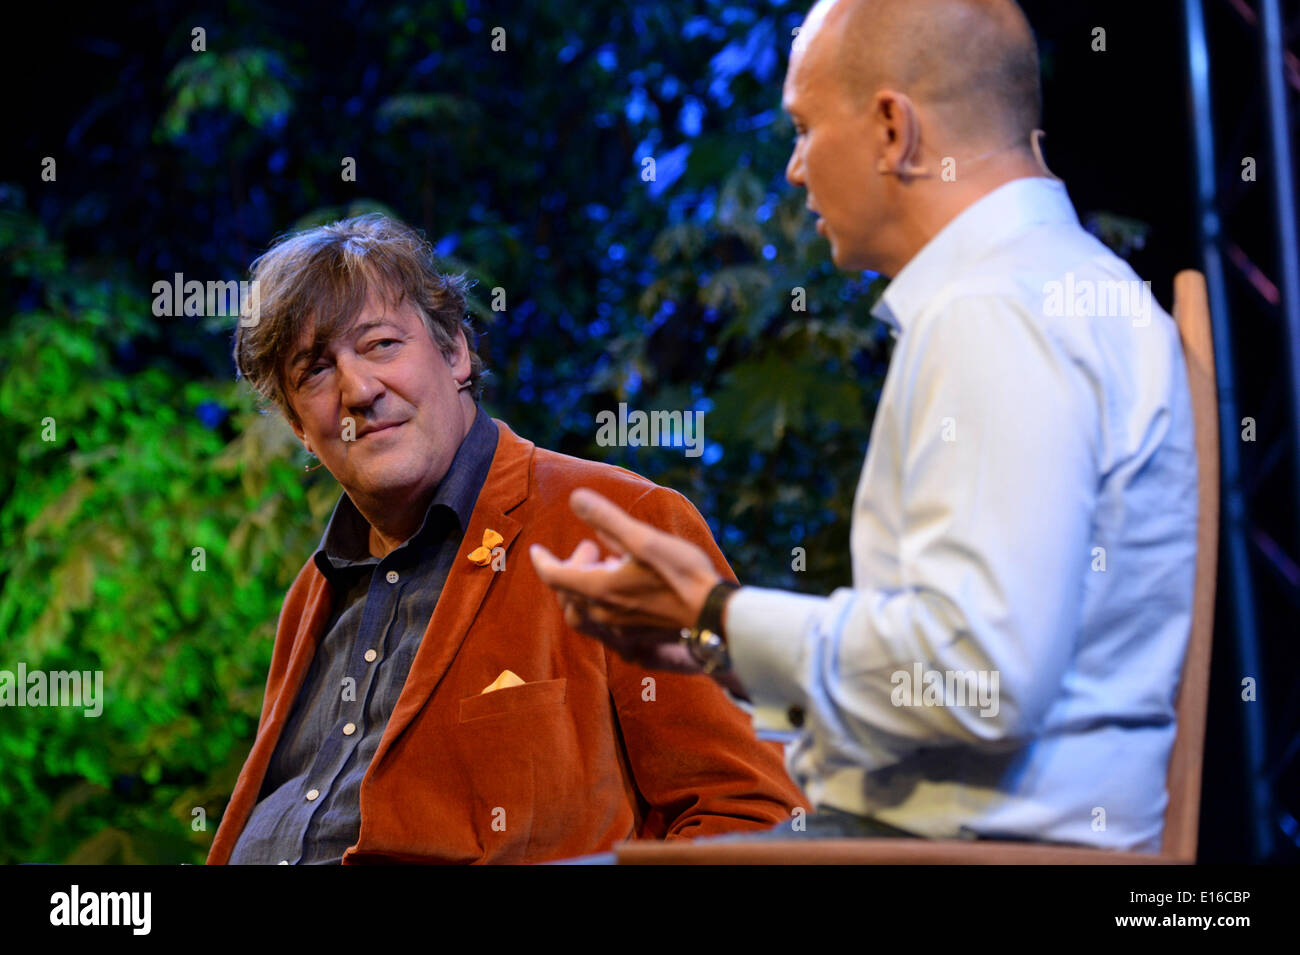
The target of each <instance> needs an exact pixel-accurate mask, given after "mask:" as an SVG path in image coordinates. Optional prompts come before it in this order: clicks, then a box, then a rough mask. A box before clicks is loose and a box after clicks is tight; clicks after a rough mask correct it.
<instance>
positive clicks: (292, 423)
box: [285, 414, 315, 454]
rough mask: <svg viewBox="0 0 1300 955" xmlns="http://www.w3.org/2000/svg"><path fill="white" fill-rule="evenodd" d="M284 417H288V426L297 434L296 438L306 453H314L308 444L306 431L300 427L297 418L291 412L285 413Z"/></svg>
mask: <svg viewBox="0 0 1300 955" xmlns="http://www.w3.org/2000/svg"><path fill="white" fill-rule="evenodd" d="M285 417H286V418H287V419H288V421H289V427H290V428H292V429H293V433H294V434H296V435H297V436H298V440H299V441H301V442H302V446H303V447H304V448H306V449H307V453H308V454H313V453H315V452H313V451H312V449H311V445H310V444H308V442H307V432H306V431H304V430H303V429H302V425H301V424H300V423H299V422H298V419H297V418H296V417H294V415H292V414H288V415H285Z"/></svg>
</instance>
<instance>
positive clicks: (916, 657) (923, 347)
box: [726, 297, 1114, 769]
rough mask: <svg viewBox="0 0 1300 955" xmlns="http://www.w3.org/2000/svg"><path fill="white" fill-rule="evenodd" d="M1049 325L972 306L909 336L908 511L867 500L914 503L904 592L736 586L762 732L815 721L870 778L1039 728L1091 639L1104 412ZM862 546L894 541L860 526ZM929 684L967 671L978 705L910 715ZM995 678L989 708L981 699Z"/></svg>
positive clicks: (882, 416)
mask: <svg viewBox="0 0 1300 955" xmlns="http://www.w3.org/2000/svg"><path fill="white" fill-rule="evenodd" d="M1042 322H1043V320H1042V318H1041V316H1034V315H1031V314H1028V312H1027V311H1025V310H1022V309H1019V308H1017V307H1016V306H1015V305H1014V304H1013V303H1011V302H1008V301H1005V300H1000V299H994V298H990V297H968V298H963V299H959V300H957V301H954V302H950V303H948V304H947V305H946V306H945V307H944V308H943V309H942V310H940V311H937V312H935V313H932V314H931V315H929V316H921V317H920V318H919V319H918V321H917V322H916V324H915V326H914V327H912V328H910V329H908V331H907V332H906V333H905V334H906V335H909V336H914V338H913V340H912V341H911V342H909V343H907V347H902V346H903V345H904V343H903V342H900V343H899V344H900V347H899V349H898V350H897V351H896V354H895V356H894V360H895V361H896V362H898V363H899V364H898V367H896V368H894V369H891V374H896V375H897V377H898V380H897V381H896V382H895V383H894V384H895V385H896V388H895V390H894V394H893V400H892V401H890V402H888V403H886V402H885V401H883V400H882V403H881V406H880V409H879V411H878V417H877V421H876V424H875V430H874V431H873V434H874V435H880V434H882V433H883V434H888V435H889V437H890V441H889V442H888V445H889V446H891V447H894V446H896V447H897V448H898V449H899V455H898V460H896V461H887V462H883V463H884V464H885V466H886V467H887V468H889V469H891V470H893V469H896V471H894V473H895V474H896V480H897V488H898V490H897V500H895V499H894V497H893V494H892V493H891V494H889V495H887V496H886V497H884V498H880V497H878V495H877V494H876V490H877V489H873V488H871V487H866V488H864V492H865V499H864V500H865V501H866V506H869V507H882V506H885V507H890V508H897V509H898V511H899V513H898V514H897V515H890V517H891V520H897V522H898V526H899V528H900V537H899V541H898V545H897V555H896V556H897V559H898V574H897V581H896V584H897V585H896V586H888V587H886V586H880V585H879V584H878V583H877V584H875V585H873V581H871V580H869V579H855V587H853V588H841V589H839V590H836V591H835V592H834V593H833V594H831V595H830V596H829V597H811V596H803V595H798V594H792V593H785V592H781V591H775V590H767V589H760V588H751V587H745V588H743V589H741V590H740V591H738V592H737V593H736V594H734V595H733V596H732V598H731V600H730V602H729V603H728V606H727V611H726V633H727V642H728V645H729V649H730V653H731V657H732V661H733V665H734V667H735V670H736V673H737V675H738V676H739V677H740V679H741V681H742V682H743V683H744V685H745V688H746V690H747V691H748V692H749V694H750V696H751V698H752V699H753V701H754V704H755V720H756V724H757V725H760V726H765V727H771V728H789V727H791V726H793V725H795V723H794V722H792V720H791V718H790V717H791V714H792V711H795V710H797V711H801V716H802V723H803V726H804V728H805V729H806V730H812V731H813V733H814V736H815V737H816V739H817V740H818V745H819V746H820V747H822V748H823V749H824V750H828V751H830V752H829V753H828V754H827V755H828V756H829V757H830V758H831V760H832V761H834V760H836V759H838V760H841V761H842V762H843V763H844V764H851V765H857V766H861V767H864V768H867V769H878V768H881V767H884V766H888V765H890V764H892V763H895V762H898V761H899V760H900V759H902V758H904V757H905V756H906V755H907V754H908V753H910V752H912V751H914V750H916V749H918V748H921V747H926V746H936V745H945V744H963V745H967V746H975V747H981V746H985V747H998V746H1002V745H1005V744H1006V743H1007V742H1008V741H1013V740H1017V739H1023V738H1025V737H1031V736H1033V735H1034V734H1035V732H1036V728H1037V727H1038V726H1040V725H1041V722H1042V720H1043V718H1044V715H1045V714H1046V711H1047V708H1048V707H1049V706H1050V704H1051V702H1052V700H1053V698H1054V697H1055V696H1056V694H1057V691H1058V687H1059V685H1060V682H1061V680H1062V678H1063V674H1064V672H1065V669H1066V666H1067V664H1068V662H1069V660H1070V657H1071V654H1072V652H1073V649H1074V641H1075V636H1076V634H1077V630H1078V623H1079V614H1080V605H1081V601H1082V597H1083V592H1082V586H1081V585H1082V582H1083V581H1084V580H1085V574H1086V573H1087V571H1088V564H1089V561H1090V560H1091V557H1092V546H1093V545H1092V542H1091V541H1090V532H1091V515H1092V509H1093V506H1094V502H1095V495H1096V483H1097V477H1096V464H1095V461H1096V457H1097V448H1096V447H1095V444H1096V441H1095V435H1096V434H1097V428H1098V418H1099V412H1098V409H1097V402H1096V397H1095V394H1094V393H1093V391H1092V389H1091V386H1090V385H1089V384H1088V382H1087V381H1086V380H1085V379H1084V378H1083V376H1081V375H1079V374H1078V372H1077V371H1075V370H1074V369H1073V368H1072V366H1071V362H1070V361H1069V359H1068V357H1066V356H1065V355H1064V354H1063V353H1062V352H1061V351H1060V350H1059V349H1058V348H1057V347H1056V346H1055V345H1054V344H1053V341H1052V338H1051V333H1050V329H1048V328H1045V327H1044V325H1043V324H1042ZM881 429H891V430H889V431H884V432H882V430H881ZM873 440H874V438H873ZM860 503H861V502H860ZM854 546H855V548H870V547H873V546H878V542H873V541H871V540H869V539H866V537H865V535H864V536H863V538H862V539H859V536H858V534H857V533H855V535H854ZM893 546H894V545H893V542H891V543H890V547H891V549H892V548H893ZM866 556H867V555H866V554H855V561H854V563H855V568H861V567H864V566H867V564H868V562H867V561H866V560H865V558H866ZM1112 572H1114V570H1112ZM858 576H859V575H858V574H857V573H856V572H855V578H856V577H858ZM893 583H895V582H893V581H891V584H893ZM918 673H919V674H921V675H923V676H924V674H927V673H935V674H937V675H938V677H940V678H943V679H944V680H945V681H947V680H948V679H950V677H949V675H952V678H956V679H965V680H966V686H967V688H968V689H969V690H970V691H971V692H969V693H968V694H967V696H966V699H965V705H905V704H908V703H909V700H910V699H912V698H911V697H909V696H908V695H907V694H908V693H913V694H915V697H916V698H920V697H921V695H922V689H923V684H924V680H923V682H922V684H921V685H918V684H917V683H916V680H915V677H916V676H917V675H918ZM980 674H983V676H984V679H985V680H986V686H987V687H988V688H989V689H991V690H992V693H991V694H989V696H990V697H991V703H989V704H985V703H980V702H978V701H976V700H972V697H974V696H975V695H976V694H975V692H974V690H975V687H976V684H975V683H974V682H973V680H975V679H978V678H979V676H980ZM926 679H930V678H926ZM944 699H945V700H946V701H947V702H948V703H951V702H952V697H945V698H944ZM958 702H960V700H959V701H958Z"/></svg>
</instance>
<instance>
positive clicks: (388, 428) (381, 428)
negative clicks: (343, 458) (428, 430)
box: [357, 421, 406, 441]
mask: <svg viewBox="0 0 1300 955" xmlns="http://www.w3.org/2000/svg"><path fill="white" fill-rule="evenodd" d="M404 424H406V422H405V421H394V422H393V423H392V424H381V425H376V426H375V427H373V428H367V429H366V430H365V431H362V432H361V433H360V434H359V435H357V440H358V441H361V440H362V439H364V438H369V437H372V436H373V435H379V434H389V433H390V432H393V431H396V430H397V429H398V428H400V427H401V426H402V425H404Z"/></svg>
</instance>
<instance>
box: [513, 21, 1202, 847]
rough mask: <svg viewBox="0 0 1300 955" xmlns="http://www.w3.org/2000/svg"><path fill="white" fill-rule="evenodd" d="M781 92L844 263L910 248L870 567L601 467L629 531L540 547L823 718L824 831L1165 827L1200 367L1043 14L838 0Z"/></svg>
mask: <svg viewBox="0 0 1300 955" xmlns="http://www.w3.org/2000/svg"><path fill="white" fill-rule="evenodd" d="M784 106H785V109H786V110H787V112H788V113H789V114H790V116H791V117H792V118H793V120H794V124H795V131H796V133H797V136H798V139H797V141H796V143H795V146H794V152H793V155H792V156H791V157H790V162H789V166H788V167H787V170H786V176H787V178H788V179H789V181H790V183H791V184H792V185H794V186H797V187H802V188H804V189H806V190H807V195H808V208H809V209H810V210H812V211H813V212H814V213H816V214H817V215H818V216H819V219H818V222H817V229H818V231H819V232H820V233H821V234H823V235H825V236H826V237H827V238H828V239H829V240H830V247H831V256H832V258H833V259H834V261H835V263H836V265H838V266H840V267H841V268H843V269H847V270H858V269H872V270H875V271H878V272H881V273H883V274H885V275H888V276H891V277H892V279H891V281H890V284H889V285H888V287H887V288H886V289H885V291H884V294H883V296H882V298H881V300H880V302H879V304H878V305H877V306H876V308H875V311H874V315H875V316H876V317H878V318H879V319H880V320H882V321H884V322H886V323H888V325H889V327H890V328H891V330H892V332H893V334H894V336H895V337H896V339H897V342H896V345H895V349H894V353H893V356H892V358H891V362H890V367H889V373H888V375H887V377H886V380H885V384H884V388H883V390H882V392H881V396H880V403H879V406H878V409H877V412H876V416H875V421H874V423H873V426H872V435H871V441H870V446H869V448H868V450H867V454H866V461H865V464H864V467H863V471H862V479H861V482H860V484H859V487H858V491H857V496H856V499H855V502H854V510H853V523H852V529H851V538H850V539H851V546H852V552H853V586H852V587H844V588H841V589H839V590H837V591H835V592H834V593H833V594H831V595H830V596H828V597H812V596H804V595H798V594H792V593H784V592H781V591H776V590H767V589H762V588H758V587H743V588H740V589H737V588H736V587H735V585H731V584H728V583H725V582H722V581H721V580H720V578H719V576H718V574H717V571H716V570H715V569H714V568H713V565H712V562H711V561H709V560H708V558H707V556H706V555H705V554H704V553H703V552H702V551H700V550H699V549H698V548H696V547H695V546H694V545H692V544H690V543H688V542H685V541H682V540H679V539H677V538H674V537H671V536H669V535H667V534H664V533H663V532H661V531H658V530H656V529H654V528H651V527H648V526H647V525H645V524H643V523H641V522H639V521H636V520H634V519H632V518H631V517H629V516H628V515H627V514H625V513H624V512H623V511H621V510H619V509H618V508H617V507H615V506H613V505H612V504H610V503H609V502H608V501H606V500H604V499H603V498H600V497H599V496H598V495H596V494H594V493H591V492H587V491H582V490H579V491H576V492H575V493H574V495H573V499H572V504H573V507H574V510H575V511H576V512H577V514H578V515H579V517H581V518H583V519H584V520H585V521H586V522H587V523H588V524H590V525H591V526H592V527H594V528H595V529H596V531H597V536H598V537H599V539H600V541H601V543H602V544H604V545H605V548H606V549H607V550H609V551H612V552H613V556H610V557H607V558H605V559H603V560H602V559H601V554H600V548H599V547H598V546H597V545H596V544H595V543H592V542H583V543H582V544H581V545H580V546H579V547H578V548H577V549H576V550H575V551H574V552H573V554H572V555H570V557H569V558H568V559H567V560H565V561H560V560H558V559H557V558H555V557H554V556H552V555H551V554H550V553H549V552H546V551H545V550H544V549H542V548H540V547H538V548H535V550H534V554H533V560H534V563H535V565H536V567H537V569H538V572H539V574H541V576H542V578H543V579H544V580H545V581H546V582H547V583H548V584H550V585H551V586H552V587H553V588H555V589H556V590H557V592H558V594H559V596H560V599H561V603H562V604H563V606H564V608H565V613H566V616H567V618H568V619H569V621H570V622H571V623H572V624H575V625H577V626H579V627H580V628H582V629H584V630H585V631H586V632H588V633H590V634H592V635H595V636H598V637H600V638H601V639H604V640H606V641H607V642H609V643H610V644H611V645H613V646H614V647H616V648H618V649H619V650H620V651H621V652H624V653H626V654H634V655H636V656H638V657H639V658H640V659H643V660H644V659H650V658H653V659H655V660H657V661H658V663H659V664H660V665H663V666H673V667H677V668H684V667H689V666H692V665H694V666H698V667H699V668H701V669H703V670H704V671H705V672H709V673H711V674H712V675H713V676H714V678H715V679H717V680H718V681H719V682H720V683H722V684H723V685H724V686H726V687H727V688H728V689H729V690H730V691H731V692H732V694H733V695H735V696H736V697H738V698H747V699H749V700H750V701H752V703H753V706H754V710H753V712H754V716H755V720H756V722H757V724H758V725H759V726H760V728H769V729H770V728H784V729H790V730H794V729H796V728H797V729H798V731H799V735H798V738H797V741H796V742H795V743H794V744H793V746H792V747H791V748H790V750H789V753H788V763H789V768H790V770H791V774H792V775H793V776H794V777H795V779H796V780H797V781H798V782H799V783H800V784H801V785H802V786H803V788H804V791H805V792H806V793H807V794H808V796H809V797H810V798H811V799H812V800H813V801H814V802H815V803H816V804H817V806H818V807H819V812H818V814H817V815H815V816H813V817H812V818H811V819H810V820H809V832H810V833H813V834H821V835H852V834H861V835H880V834H907V835H914V836H923V837H933V838H990V839H1025V840H1034V841H1044V842H1060V843H1071V844H1083V845H1091V846H1097V847H1104V848H1112V849H1123V850H1137V851H1149V852H1154V851H1158V850H1159V848H1160V841H1161V834H1162V828H1163V813H1164V810H1165V805H1166V793H1165V788H1164V782H1165V772H1166V768H1167V764H1168V760H1169V754H1170V750H1171V747H1172V744H1173V740H1174V730H1175V715H1176V713H1175V706H1174V700H1175V691H1176V687H1177V683H1178V678H1179V673H1180V671H1181V666H1182V662H1183V657H1184V653H1185V651H1186V645H1187V639H1188V633H1189V626H1190V620H1191V604H1192V585H1193V570H1194V563H1195V552H1196V540H1195V533H1196V500H1197V494H1196V490H1197V488H1196V456H1195V447H1194V443H1193V432H1192V415H1191V408H1190V402H1189V396H1188V388H1187V381H1186V378H1185V370H1184V364H1183V357H1182V352H1181V347H1180V344H1179V340H1178V335H1177V331H1176V328H1175V326H1174V324H1173V322H1172V320H1171V319H1170V317H1169V316H1168V315H1167V314H1166V313H1165V312H1164V311H1162V310H1161V309H1160V308H1159V306H1157V305H1155V303H1154V302H1153V300H1152V298H1151V294H1150V287H1149V285H1147V284H1146V283H1143V282H1142V281H1141V280H1140V279H1139V278H1138V277H1137V275H1136V274H1134V272H1133V271H1132V269H1130V268H1129V266H1128V265H1127V264H1126V263H1124V262H1123V261H1121V260H1120V259H1119V258H1117V257H1116V256H1115V255H1114V254H1112V253H1111V252H1110V251H1109V250H1108V249H1107V248H1106V247H1105V246H1103V245H1102V244H1101V243H1100V242H1098V241H1097V240H1096V239H1094V238H1093V237H1092V236H1091V235H1089V234H1088V233H1087V232H1086V231H1085V230H1084V229H1082V228H1081V227H1080V225H1079V221H1078V218H1077V217H1076V215H1075V212H1074V209H1073V207H1072V205H1071V203H1070V199H1069V197H1068V195H1067V193H1066V190H1065V188H1064V186H1063V185H1062V183H1061V182H1060V181H1058V180H1056V179H1055V178H1054V177H1052V176H1051V175H1050V173H1048V172H1047V170H1046V167H1045V166H1043V165H1042V163H1041V155H1040V154H1039V152H1038V149H1037V139H1036V137H1037V135H1038V133H1037V129H1036V128H1037V126H1038V124H1039V115H1040V93H1039V81H1038V62H1037V54H1036V49H1035V43H1034V37H1033V34H1032V31H1031V30H1030V27H1029V25H1028V23H1027V22H1026V20H1025V18H1024V16H1023V14H1022V13H1021V11H1020V9H1019V8H1018V7H1017V6H1016V5H1015V4H1014V3H1012V2H1009V0H996V2H995V0H987V2H974V0H824V2H821V3H818V4H817V6H816V7H814V9H813V10H812V12H811V13H810V14H809V15H808V18H807V20H806V21H805V24H804V27H803V29H802V31H801V32H800V34H799V36H798V39H797V42H796V45H795V47H794V50H793V52H792V55H791V59H790V67H789V72H788V74H787V76H786V81H785V90H784ZM683 632H684V634H685V635H684V636H681V634H683ZM819 820H826V821H824V822H819ZM784 829H785V832H784V835H787V836H788V835H791V834H792V832H791V829H790V826H789V825H788V824H787V825H786V826H785V827H784ZM793 834H797V833H793Z"/></svg>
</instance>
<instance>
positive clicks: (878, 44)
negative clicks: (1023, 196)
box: [799, 0, 1042, 151]
mask: <svg viewBox="0 0 1300 955" xmlns="http://www.w3.org/2000/svg"><path fill="white" fill-rule="evenodd" d="M799 40H800V41H801V42H800V46H801V47H802V48H803V49H802V51H799V53H800V54H801V55H804V56H808V57H810V58H815V59H816V60H817V61H818V65H819V68H824V69H827V70H832V71H834V72H835V73H836V74H837V78H838V80H839V81H840V82H841V83H842V84H843V87H844V89H845V90H846V91H847V92H848V94H849V96H850V98H851V100H852V101H853V103H854V104H855V105H856V106H866V105H867V104H868V103H870V102H871V99H872V97H873V96H874V95H875V94H876V92H877V91H878V90H880V89H882V88H890V89H893V90H896V91H897V92H900V93H904V94H906V95H907V96H908V97H910V98H911V99H912V100H913V101H915V102H916V103H917V104H918V105H921V106H924V107H926V108H927V109H929V110H930V111H931V112H932V113H933V114H935V115H936V117H937V118H938V119H939V121H940V125H941V126H942V131H943V132H944V133H945V134H946V136H947V137H950V138H951V140H952V142H953V143H960V144H966V145H970V146H987V147H994V146H1012V145H1016V146H1023V148H1024V149H1025V150H1026V151H1027V150H1028V149H1029V142H1030V134H1031V133H1032V132H1033V130H1034V129H1035V128H1037V127H1038V126H1039V125H1040V123H1041V117H1042V93H1041V87H1040V85H1039V75H1038V49H1037V46H1036V44H1035V42H1034V34H1033V30H1032V29H1031V28H1030V26H1029V22H1028V21H1027V20H1026V19H1025V15H1024V13H1023V12H1022V11H1021V9H1020V7H1019V6H1018V5H1017V4H1016V3H1015V2H1014V0H822V2H820V3H818V4H817V6H816V7H814V8H813V10H812V12H810V13H809V16H808V19H807V20H806V21H805V24H804V29H803V31H801V33H800V36H799Z"/></svg>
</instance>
